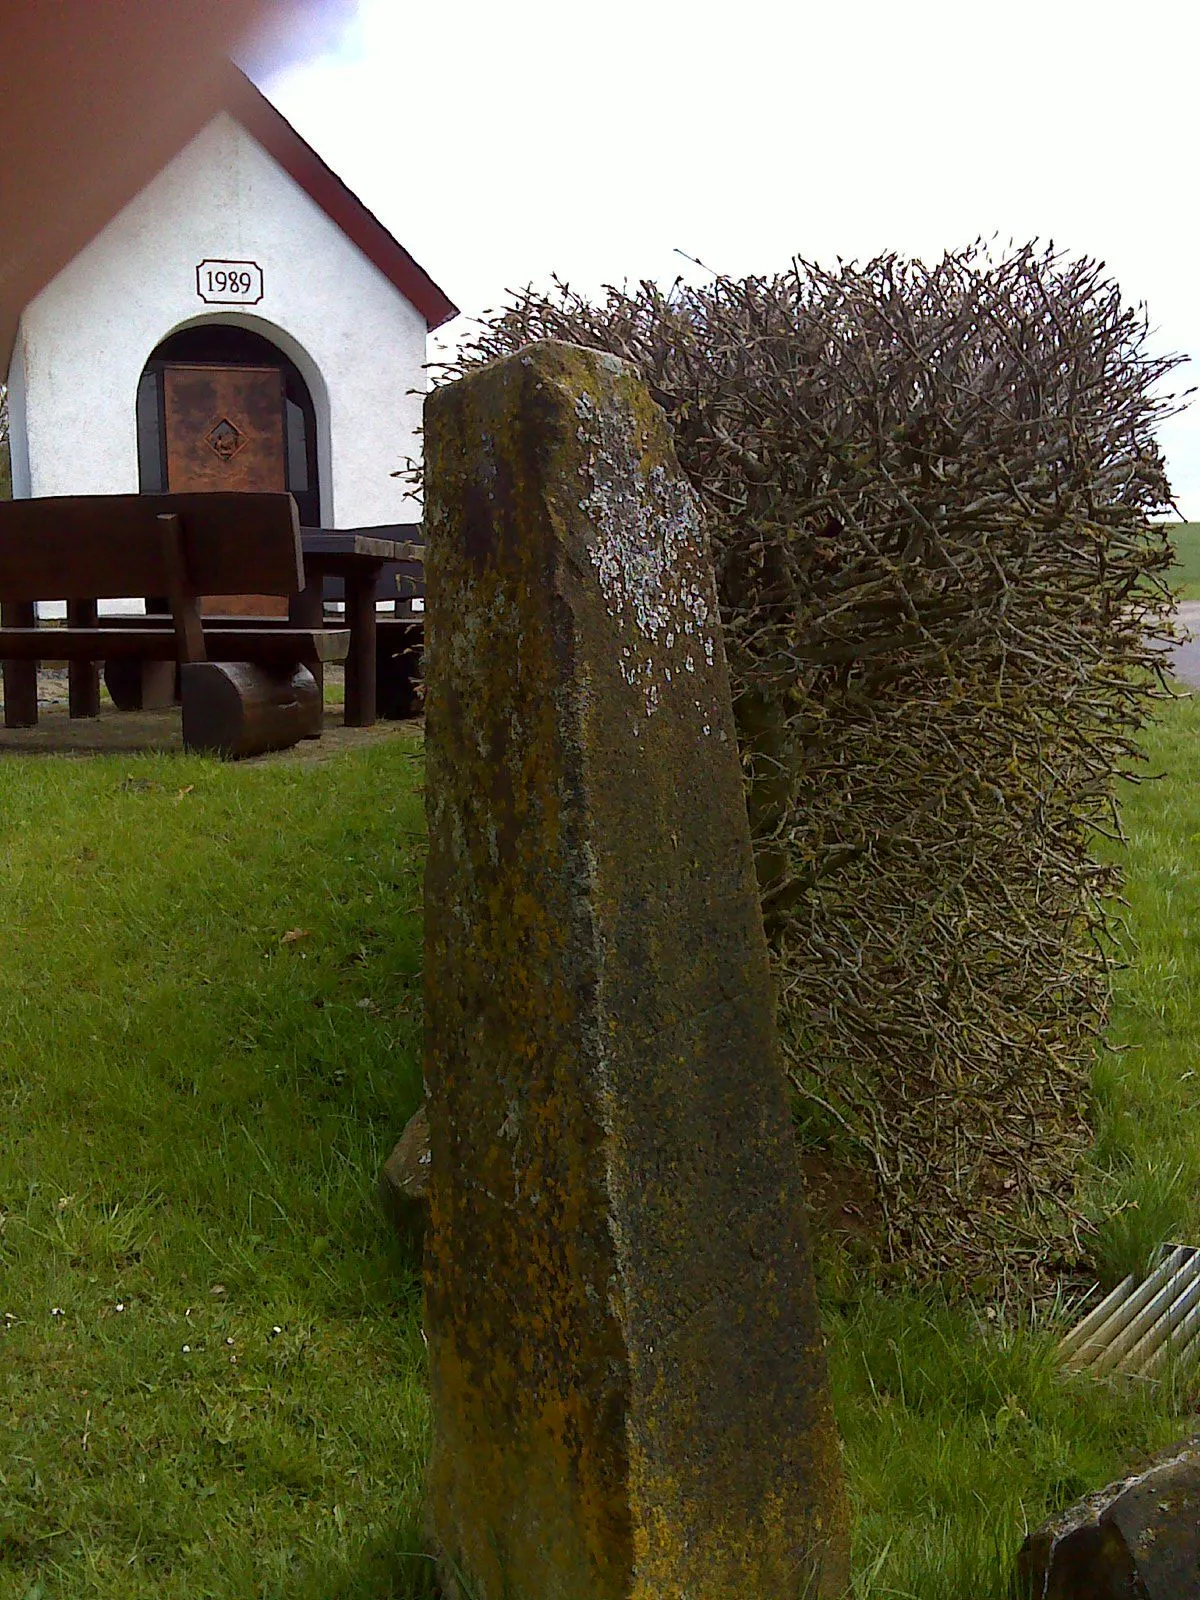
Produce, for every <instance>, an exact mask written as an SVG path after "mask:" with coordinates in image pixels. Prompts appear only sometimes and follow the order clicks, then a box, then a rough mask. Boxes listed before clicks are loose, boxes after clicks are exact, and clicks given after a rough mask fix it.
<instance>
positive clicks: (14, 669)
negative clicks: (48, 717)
mask: <svg viewBox="0 0 1200 1600" xmlns="http://www.w3.org/2000/svg"><path fill="white" fill-rule="evenodd" d="M0 624H3V626H4V627H6V628H33V627H36V626H37V609H36V607H35V605H34V602H33V601H32V600H18V601H13V602H11V603H8V604H5V605H0ZM37 719H38V703H37V661H36V660H27V661H14V660H11V659H8V658H6V659H5V662H4V726H5V727H6V728H36V727H37Z"/></svg>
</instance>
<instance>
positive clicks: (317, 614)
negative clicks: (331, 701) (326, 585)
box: [288, 578, 325, 731]
mask: <svg viewBox="0 0 1200 1600" xmlns="http://www.w3.org/2000/svg"><path fill="white" fill-rule="evenodd" d="M288 621H289V623H291V625H292V627H293V628H323V627H324V626H325V600H324V597H323V591H322V588H321V579H320V578H310V579H309V581H308V583H307V584H306V585H305V587H304V588H303V589H301V590H300V592H299V593H298V594H293V595H290V596H289V597H288ZM309 671H310V672H311V673H312V675H313V682H314V683H315V684H316V686H317V688H318V689H319V690H320V692H321V698H322V700H324V697H325V668H324V667H323V666H321V665H320V663H318V664H317V665H316V666H314V667H310V668H309ZM318 731H319V730H318Z"/></svg>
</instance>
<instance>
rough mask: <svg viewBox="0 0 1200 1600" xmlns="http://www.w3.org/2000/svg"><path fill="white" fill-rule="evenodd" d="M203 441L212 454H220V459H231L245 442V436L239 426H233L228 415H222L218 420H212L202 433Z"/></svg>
mask: <svg viewBox="0 0 1200 1600" xmlns="http://www.w3.org/2000/svg"><path fill="white" fill-rule="evenodd" d="M204 442H205V444H206V445H208V447H209V449H210V450H211V451H212V452H213V454H214V455H217V456H220V458H221V460H222V461H232V460H233V458H234V456H235V455H237V453H238V451H239V450H240V449H241V448H242V446H243V445H244V444H245V442H246V436H245V434H243V433H242V432H241V430H240V429H239V428H236V427H234V425H233V423H232V422H230V420H229V418H228V417H222V418H221V420H220V422H214V423H213V425H212V427H211V428H210V429H209V430H208V432H207V433H206V434H205V435H204Z"/></svg>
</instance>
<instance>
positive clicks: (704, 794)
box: [425, 343, 847, 1600]
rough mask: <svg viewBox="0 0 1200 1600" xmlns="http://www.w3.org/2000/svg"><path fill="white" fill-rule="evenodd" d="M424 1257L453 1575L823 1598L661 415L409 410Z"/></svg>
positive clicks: (725, 725)
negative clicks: (416, 621) (423, 827)
mask: <svg viewBox="0 0 1200 1600" xmlns="http://www.w3.org/2000/svg"><path fill="white" fill-rule="evenodd" d="M425 444H426V461H427V472H428V478H427V530H428V541H429V543H428V566H427V582H428V611H427V722H426V750H427V794H428V801H427V809H428V816H429V864H428V869H427V877H426V887H425V905H426V952H425V986H426V996H425V1004H426V1019H427V1021H426V1062H425V1068H426V1086H427V1092H428V1099H427V1110H428V1116H429V1125H430V1138H431V1149H432V1165H431V1183H430V1201H431V1214H430V1224H429V1235H428V1239H427V1248H426V1294H427V1333H428V1338H429V1351H430V1377H431V1387H432V1398H433V1412H434V1428H435V1444H434V1451H433V1457H432V1463H431V1468H430V1479H429V1515H430V1524H431V1532H432V1535H433V1537H434V1539H435V1541H436V1543H437V1546H438V1549H439V1554H440V1556H441V1574H442V1581H443V1584H444V1586H445V1587H446V1590H447V1592H448V1593H449V1594H452V1595H461V1596H463V1597H464V1600H465V1597H466V1596H468V1595H470V1596H474V1597H477V1600H609V1597H614V1600H615V1597H629V1600H652V1597H653V1600H668V1597H669V1600H676V1597H683V1596H687V1597H688V1600H734V1597H736V1600H751V1597H753V1600H784V1597H785V1596H786V1597H787V1600H798V1597H799V1596H800V1595H802V1594H805V1593H808V1592H811V1593H814V1594H818V1595H834V1594H839V1593H840V1592H841V1590H842V1588H843V1586H844V1584H845V1582H846V1579H847V1540H846V1516H845V1509H844V1501H843V1495H842V1487H841V1473H840V1466H839V1455H838V1446H837V1439H836V1435H835V1431H834V1426H833V1421H832V1416H831V1412H830V1406H829V1400H828V1393H827V1386H826V1372H825V1357H824V1350H823V1343H822V1337H821V1330H820V1326H819V1321H818V1314H817V1308H816V1302H815V1298H814V1294H813V1288H812V1282H811V1277H810V1271H809V1261H808V1250H807V1241H806V1236H805V1223H804V1218H803V1215H802V1212H801V1203H800V1199H799V1196H800V1192H801V1185H800V1177H799V1173H798V1170H797V1158H796V1153H795V1149H794V1144H793V1138H792V1133H791V1128H790V1125H789V1120H788V1115H787V1107H786V1101H785V1094H784V1084H783V1077H782V1073H781V1070H780V1066H779V1060H778V1055H777V1044H776V1038H775V1032H774V1021H773V1001H772V993H771V986H770V981H769V976H768V968H767V952H766V946H765V943H764V939H763V932H762V925H761V920H760V914H759V907H758V898H757V893H756V886H755V878H754V868H753V864H752V860H751V851H750V837H749V830H748V826H747V821H746V811H745V805H744V802H743V798H742V788H741V778H740V772H739V765H738V754H737V746H736V741H735V738H734V728H733V719H732V713H731V709H730V701H729V688H728V681H727V675H726V667H725V659H724V654H723V651H722V647H721V638H720V631H719V623H718V616H717V608H716V595H715V589H714V583H713V575H712V568H711V563H710V559H709V554H708V550H707V545H706V541H705V538H704V536H703V533H702V530H701V527H700V523H699V518H698V514H697V510H696V505H695V502H694V500H693V498H692V495H691V493H690V491H689V489H688V488H687V486H686V484H685V483H684V481H683V480H682V478H681V477H680V474H679V471H678V467H677V465H676V462H675V459H674V454H673V451H672V446H671V442H670V438H669V434H668V430H667V427H666V424H665V421H664V418H663V416H662V414H661V412H660V411H659V410H658V409H657V407H656V406H655V405H654V404H653V403H652V402H651V400H650V399H649V396H648V394H647V392H646V390H645V388H644V387H643V386H642V384H641V383H640V382H639V381H638V380H637V378H636V377H635V376H634V375H633V373H632V372H631V370H630V369H628V368H627V367H625V366H624V365H623V364H622V363H620V362H618V361H616V360H615V359H613V358H611V357H607V356H601V355H597V354H595V353H594V352H589V351H584V350H580V349H576V348H575V347H573V346H568V345H557V344H552V343H545V344H539V345H533V346H530V347H529V348H528V349H526V350H524V351H522V352H520V353H518V354H517V355H515V356H513V357H511V358H509V359H507V360H505V361H502V362H498V363H496V364H495V365H493V366H491V367H488V368H486V369H483V370H481V371H480V372H478V373H476V374H473V375H472V376H470V377H467V378H464V379H463V380H461V381H460V382H458V383H455V384H453V385H450V386H448V387H446V388H444V389H442V390H439V391H438V392H437V393H435V394H434V395H432V396H431V397H430V400H429V402H428V404H427V407H426V423H425Z"/></svg>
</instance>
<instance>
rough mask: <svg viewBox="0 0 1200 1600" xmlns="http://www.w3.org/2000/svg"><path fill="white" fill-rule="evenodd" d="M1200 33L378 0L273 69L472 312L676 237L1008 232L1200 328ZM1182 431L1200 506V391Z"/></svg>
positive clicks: (1167, 326)
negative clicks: (1102, 266)
mask: <svg viewBox="0 0 1200 1600" xmlns="http://www.w3.org/2000/svg"><path fill="white" fill-rule="evenodd" d="M336 3H337V4H338V5H341V6H343V7H344V6H345V5H346V0H336ZM334 31H335V32H336V30H334ZM1198 42H1200V22H1198V21H1197V12H1196V8H1195V7H1194V6H1184V5H1183V4H1168V3H1165V0H1140V3H1139V4H1135V5H1131V4H1129V3H1128V0H1126V3H1125V4H1122V5H1120V6H1118V5H1114V4H1110V3H1108V0H1090V3H1086V4H1083V3H1075V0H1006V3H1005V4H1004V5H996V4H988V5H986V6H984V5H983V4H980V3H979V0H974V3H972V0H953V3H949V0H840V3H839V0H822V3H821V4H812V3H811V0H791V3H788V0H722V3H721V4H719V5H717V4H714V3H713V0H692V3H690V4H687V5H683V4H676V3H673V0H604V4H602V5H599V6H586V7H585V6H583V5H582V4H580V3H579V0H508V3H507V4H504V3H503V0H491V3H480V0H439V3H437V4H433V3H430V0H358V7H357V16H356V17H355V18H354V19H353V20H352V21H350V22H349V23H348V25H347V26H345V27H344V28H343V29H342V31H341V35H340V38H338V39H336V40H335V41H334V42H333V44H332V47H331V48H330V49H328V50H327V52H326V53H325V54H324V55H322V56H320V57H318V58H316V59H314V60H313V61H312V62H311V63H310V64H308V65H307V66H304V67H300V68H296V67H293V68H292V69H290V70H288V71H286V72H283V73H281V74H277V75H276V76H275V77H273V78H272V77H263V76H262V75H261V74H260V75H259V76H260V81H261V82H262V83H263V86H264V88H265V89H266V90H267V92H268V93H269V94H270V96H271V98H272V99H273V100H274V101H275V103H276V104H277V105H278V106H279V108H280V110H281V111H282V112H283V113H284V115H285V116H286V117H288V119H289V120H290V121H291V122H293V123H294V125H295V126H296V127H297V128H298V129H299V130H300V132H301V133H303V134H304V136H305V138H307V139H308V140H309V141H310V143H312V144H313V145H314V146H315V147H316V149H317V150H319V151H320V153H321V154H322V155H323V156H324V157H325V159H326V160H327V161H328V162H329V164H330V165H331V166H332V167H334V168H335V170H336V171H337V172H338V173H339V174H340V176H341V177H342V178H343V179H344V180H345V181H346V182H347V183H348V184H349V185H350V187H351V188H352V189H354V190H355V191H356V192H357V193H358V194H359V195H360V196H361V198H362V199H363V200H364V202H365V203H366V204H367V205H368V206H369V207H370V208H371V209H372V210H373V211H374V212H375V213H376V214H377V215H378V216H379V217H380V219H381V220H382V221H383V222H384V223H385V224H386V225H387V227H388V228H390V229H391V231H392V232H393V233H394V234H395V235H396V237H397V238H398V239H399V240H400V242H401V243H402V244H403V245H404V246H405V247H406V248H407V249H408V250H409V251H410V252H411V253H412V254H413V255H414V256H415V257H416V259H417V260H418V261H419V262H420V263H421V264H422V266H424V267H425V268H426V270H427V271H428V272H430V274H431V275H432V276H433V277H434V278H435V279H436V280H437V282H438V283H440V284H441V286H442V287H443V288H444V289H445V290H446V292H447V293H448V294H449V295H450V297H451V298H452V299H453V300H454V301H455V302H456V303H457V304H458V305H460V306H461V307H462V308H463V311H464V313H465V314H466V315H468V316H470V315H477V314H478V313H479V312H480V311H482V310H483V309H485V308H486V307H490V306H494V305H496V304H497V303H498V302H499V301H500V300H501V298H502V296H503V292H504V290H505V289H506V288H509V287H510V286H513V285H521V284H524V283H527V282H534V283H538V284H545V283H546V282H547V281H548V280H549V276H550V274H551V273H552V272H557V273H558V274H559V275H560V276H563V277H566V278H567V279H568V280H569V281H570V282H571V283H572V284H573V285H575V286H576V287H578V288H581V289H586V290H589V291H591V290H595V289H597V288H598V287H599V286H600V285H601V284H602V283H604V282H606V281H613V282H622V281H625V280H630V281H634V280H637V279H639V278H642V277H651V278H657V279H659V280H660V281H662V282H664V283H667V282H670V281H671V280H672V279H674V278H675V277H676V276H677V275H678V274H679V273H680V271H683V272H685V273H688V274H690V275H692V276H695V269H693V268H689V267H688V264H687V263H686V262H685V261H683V260H682V259H681V258H680V256H678V255H677V254H675V253H674V252H675V250H676V248H677V247H678V248H679V249H682V250H685V251H686V252H687V253H688V254H689V255H692V256H696V257H698V258H699V259H700V260H702V261H705V262H707V263H708V264H709V265H710V266H711V267H713V268H716V269H718V270H721V271H725V272H729V273H734V274H741V273H748V272H767V273H769V272H774V271H776V270H778V269H780V268H782V267H784V266H786V264H787V262H788V260H789V259H790V258H791V256H792V255H793V254H796V253H798V254H802V255H805V256H808V257H810V258H816V259H817V260H820V261H824V262H832V261H833V260H834V259H835V258H836V257H838V256H842V257H844V258H854V257H858V258H860V259H862V258H865V257H867V256H870V255H873V254H876V253H877V252H881V251H885V250H889V249H895V250H898V251H900V252H901V253H903V254H906V255H915V256H922V257H925V258H927V259H932V258H936V257H937V256H939V255H940V254H941V252H942V250H943V249H945V248H948V247H949V248H956V247H958V246H960V245H963V244H966V243H968V242H969V241H970V240H972V239H973V238H975V237H976V236H977V235H980V234H983V235H985V236H990V235H993V234H998V235H999V236H1000V238H1001V240H1005V241H1006V240H1008V239H1010V238H1011V239H1015V240H1018V241H1024V240H1026V239H1029V238H1033V237H1037V238H1040V239H1044V240H1045V239H1053V240H1054V241H1055V243H1056V244H1060V245H1063V246H1066V247H1067V248H1069V249H1070V250H1072V251H1075V252H1079V253H1085V254H1089V255H1094V256H1098V257H1100V258H1101V259H1102V260H1104V261H1105V262H1106V263H1107V265H1108V267H1109V269H1110V271H1111V272H1112V274H1113V275H1114V276H1115V277H1116V279H1117V280H1118V282H1119V283H1120V284H1121V286H1122V289H1123V291H1124V293H1125V295H1126V297H1127V298H1128V299H1130V300H1133V301H1145V302H1146V304H1147V306H1148V307H1149V311H1150V315H1151V321H1152V325H1153V327H1154V329H1155V345H1156V347H1157V348H1160V349H1163V350H1173V351H1179V352H1183V353H1191V352H1193V351H1195V352H1197V353H1200V293H1198V292H1197V285H1196V279H1197V277H1198V275H1200V266H1198V265H1197V262H1198V261H1200V205H1197V203H1196V188H1197V185H1196V181H1195V179H1194V177H1193V172H1194V169H1195V167H1196V158H1197V151H1198V146H1200V139H1198V138H1197V137H1196V135H1195V134H1194V133H1193V122H1194V120H1195V118H1194V114H1193V113H1192V112H1191V111H1190V110H1189V109H1188V108H1189V106H1190V105H1191V103H1192V80H1193V78H1194V72H1195V63H1196V59H1197V50H1196V46H1197V43H1198ZM446 331H449V332H451V333H453V331H454V325H453V324H451V325H449V326H448V329H447V330H446ZM1197 382H1200V368H1197V366H1196V365H1195V364H1192V365H1191V366H1188V367H1184V368H1182V369H1181V370H1180V372H1179V374H1178V377H1177V387H1178V388H1180V389H1182V388H1185V387H1188V386H1190V385H1191V384H1193V383H1197ZM1163 445H1164V448H1165V449H1166V451H1167V457H1168V461H1169V464H1170V468H1171V476H1172V481H1173V484H1174V487H1175V491H1176V495H1177V497H1178V500H1179V503H1180V506H1181V508H1182V510H1183V512H1184V513H1185V515H1186V516H1188V517H1189V518H1192V519H1195V520H1200V404H1198V405H1195V406H1193V407H1192V408H1191V409H1190V411H1188V412H1187V413H1186V414H1185V415H1184V416H1182V417H1181V418H1179V419H1178V420H1176V421H1175V422H1174V423H1171V424H1169V425H1168V426H1167V427H1166V428H1165V429H1164V432H1163Z"/></svg>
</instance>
